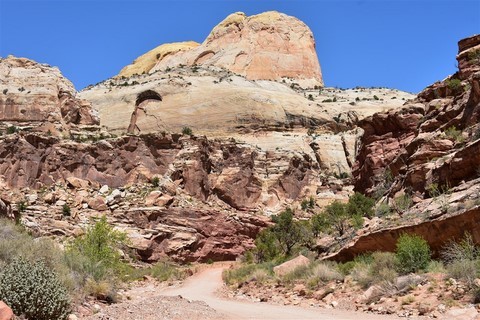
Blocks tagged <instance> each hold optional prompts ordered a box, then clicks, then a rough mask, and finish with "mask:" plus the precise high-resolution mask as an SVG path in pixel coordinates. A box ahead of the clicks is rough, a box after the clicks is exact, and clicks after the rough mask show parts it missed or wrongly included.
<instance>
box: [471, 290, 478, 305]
mask: <svg viewBox="0 0 480 320" xmlns="http://www.w3.org/2000/svg"><path fill="white" fill-rule="evenodd" d="M472 302H473V303H480V287H477V288H475V289H473V301H472Z"/></svg>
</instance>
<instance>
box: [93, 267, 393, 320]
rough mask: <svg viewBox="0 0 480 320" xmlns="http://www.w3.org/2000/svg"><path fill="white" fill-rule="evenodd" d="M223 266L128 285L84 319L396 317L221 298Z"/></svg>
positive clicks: (349, 319) (321, 319) (366, 319)
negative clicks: (165, 281) (177, 279)
mask: <svg viewBox="0 0 480 320" xmlns="http://www.w3.org/2000/svg"><path fill="white" fill-rule="evenodd" d="M225 268H226V266H225V265H215V266H212V267H209V268H206V269H204V270H200V271H199V272H198V273H196V274H195V275H193V276H192V277H190V278H188V279H187V280H186V281H185V282H183V284H181V285H179V286H177V287H166V288H162V287H158V286H155V285H153V284H151V283H146V284H145V285H143V286H139V287H135V288H132V289H131V290H130V291H129V292H128V296H129V298H130V299H126V300H125V301H123V302H121V303H117V304H112V305H110V306H104V307H101V308H100V310H98V312H97V313H96V314H94V315H92V316H89V317H86V318H84V319H89V320H117V319H118V320H120V319H122V320H123V319H132V320H133V319H135V320H136V319H138V320H140V319H141V320H154V319H169V320H173V319H175V320H177V319H178V320H179V319H188V320H217V319H232V320H240V319H242V320H243V319H259V320H260V319H261V320H268V319H275V320H278V319H289V320H291V319H302V320H303V319H305V320H307V319H317V320H327V319H335V320H337V319H339V320H340V319H343V320H359V319H362V320H377V319H378V320H379V319H399V318H398V317H396V316H381V315H374V314H365V313H359V312H353V311H343V310H335V309H320V308H304V307H294V306H282V305H274V304H269V303H266V302H251V301H239V300H233V299H227V298H223V297H221V294H220V292H221V291H222V289H224V284H223V280H222V272H223V270H224V269H225Z"/></svg>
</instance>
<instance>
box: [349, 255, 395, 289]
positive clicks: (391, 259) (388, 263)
mask: <svg viewBox="0 0 480 320" xmlns="http://www.w3.org/2000/svg"><path fill="white" fill-rule="evenodd" d="M396 265H397V260H396V258H395V255H394V254H393V253H390V252H374V253H373V254H371V255H370V256H365V257H359V258H358V259H357V260H356V261H355V265H354V267H353V268H352V271H351V274H352V277H353V279H354V280H356V281H357V282H358V283H359V284H360V285H361V286H362V287H364V288H367V287H369V286H371V285H373V284H380V285H382V286H384V287H387V286H391V285H392V284H393V283H394V281H395V279H396V278H397V276H398V274H397V272H396V271H395V267H396Z"/></svg>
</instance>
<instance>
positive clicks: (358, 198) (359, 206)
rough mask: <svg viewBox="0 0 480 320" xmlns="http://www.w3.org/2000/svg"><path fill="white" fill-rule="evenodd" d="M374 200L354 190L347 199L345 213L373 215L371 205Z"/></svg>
mask: <svg viewBox="0 0 480 320" xmlns="http://www.w3.org/2000/svg"><path fill="white" fill-rule="evenodd" d="M374 204H375V201H374V200H373V199H371V198H369V197H366V196H365V195H363V194H361V193H359V192H355V193H354V194H353V195H352V196H351V197H350V198H349V199H348V204H347V213H348V214H349V215H351V216H355V215H358V216H360V217H367V218H372V217H373V205H374Z"/></svg>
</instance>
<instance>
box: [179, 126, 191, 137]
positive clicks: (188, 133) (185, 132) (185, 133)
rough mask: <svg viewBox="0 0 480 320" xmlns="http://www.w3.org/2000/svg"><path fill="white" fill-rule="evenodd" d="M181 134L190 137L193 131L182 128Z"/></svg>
mask: <svg viewBox="0 0 480 320" xmlns="http://www.w3.org/2000/svg"><path fill="white" fill-rule="evenodd" d="M182 134H184V135H186V136H191V135H193V131H192V129H191V128H189V127H183V129H182Z"/></svg>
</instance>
